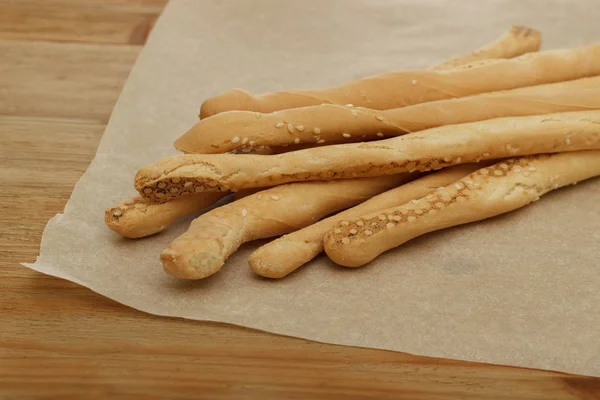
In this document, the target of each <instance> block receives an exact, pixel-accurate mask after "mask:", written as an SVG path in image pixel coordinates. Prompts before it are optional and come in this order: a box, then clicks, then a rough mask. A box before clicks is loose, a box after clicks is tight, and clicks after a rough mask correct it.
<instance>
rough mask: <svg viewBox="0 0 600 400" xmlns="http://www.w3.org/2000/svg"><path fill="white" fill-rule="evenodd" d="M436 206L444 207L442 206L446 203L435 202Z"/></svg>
mask: <svg viewBox="0 0 600 400" xmlns="http://www.w3.org/2000/svg"><path fill="white" fill-rule="evenodd" d="M435 206H436V207H437V208H442V207H444V203H442V202H441V201H438V202H437V203H435Z"/></svg>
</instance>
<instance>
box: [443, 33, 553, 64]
mask: <svg viewBox="0 0 600 400" xmlns="http://www.w3.org/2000/svg"><path fill="white" fill-rule="evenodd" d="M541 41H542V38H541V33H540V32H539V31H537V30H535V29H532V28H526V27H524V26H517V25H515V26H513V27H511V29H510V30H509V31H508V32H506V33H504V34H503V35H502V36H500V37H499V38H498V39H496V40H495V41H494V42H492V43H489V44H487V45H485V46H483V47H481V48H479V49H477V50H475V51H474V52H472V53H470V54H465V55H460V56H456V57H454V58H451V59H450V60H448V61H444V62H443V63H441V64H438V65H435V66H433V67H432V69H439V70H441V69H452V68H456V67H458V66H460V65H464V64H469V63H473V62H476V61H480V60H488V59H494V58H513V57H517V56H520V55H521V54H525V53H531V52H534V51H538V50H539V49H540V44H541Z"/></svg>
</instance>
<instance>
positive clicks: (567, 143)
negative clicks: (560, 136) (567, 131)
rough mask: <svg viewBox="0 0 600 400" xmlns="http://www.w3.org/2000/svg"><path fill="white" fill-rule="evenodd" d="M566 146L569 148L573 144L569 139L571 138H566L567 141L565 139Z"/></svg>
mask: <svg viewBox="0 0 600 400" xmlns="http://www.w3.org/2000/svg"><path fill="white" fill-rule="evenodd" d="M565 144H566V145H567V146H568V145H570V144H571V139H569V138H566V139H565Z"/></svg>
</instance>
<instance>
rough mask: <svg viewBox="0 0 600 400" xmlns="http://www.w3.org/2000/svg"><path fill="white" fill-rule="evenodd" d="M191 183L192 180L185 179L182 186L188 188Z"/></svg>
mask: <svg viewBox="0 0 600 400" xmlns="http://www.w3.org/2000/svg"><path fill="white" fill-rule="evenodd" d="M193 184H194V182H191V181H187V182H186V183H184V184H183V187H186V188H188V187H190V186H192V185H193Z"/></svg>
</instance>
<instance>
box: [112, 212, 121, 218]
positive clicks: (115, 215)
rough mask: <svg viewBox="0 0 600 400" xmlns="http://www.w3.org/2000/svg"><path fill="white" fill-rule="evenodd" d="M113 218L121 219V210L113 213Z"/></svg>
mask: <svg viewBox="0 0 600 400" xmlns="http://www.w3.org/2000/svg"><path fill="white" fill-rule="evenodd" d="M112 215H113V217H117V218H119V217H120V216H121V215H123V212H122V211H121V210H116V211H114V212H113V214H112Z"/></svg>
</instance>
